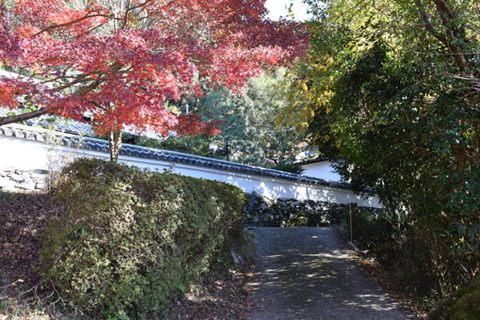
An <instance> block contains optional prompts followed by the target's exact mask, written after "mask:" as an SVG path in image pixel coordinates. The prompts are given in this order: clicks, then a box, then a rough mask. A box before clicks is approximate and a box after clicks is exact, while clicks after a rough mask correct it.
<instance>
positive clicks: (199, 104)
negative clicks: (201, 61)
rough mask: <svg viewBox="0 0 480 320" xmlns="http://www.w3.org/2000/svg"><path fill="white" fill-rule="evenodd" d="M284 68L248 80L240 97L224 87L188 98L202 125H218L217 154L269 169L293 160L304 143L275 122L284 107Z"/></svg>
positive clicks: (208, 89)
mask: <svg viewBox="0 0 480 320" xmlns="http://www.w3.org/2000/svg"><path fill="white" fill-rule="evenodd" d="M285 72H286V69H285V68H280V69H277V70H276V71H274V72H264V73H262V75H261V76H260V77H255V78H252V79H250V81H249V83H248V85H247V86H246V87H245V88H244V89H243V92H242V93H241V94H236V93H233V94H232V93H231V92H229V90H228V89H226V88H224V87H220V88H215V89H212V88H205V91H206V94H205V96H203V97H190V99H189V100H187V101H185V102H184V105H185V103H188V105H189V108H190V110H191V111H193V112H195V113H196V114H198V115H199V116H201V117H202V119H203V120H204V121H208V120H214V121H218V122H219V125H218V126H219V128H220V129H221V131H222V133H221V134H220V135H218V136H216V137H213V138H212V140H215V141H216V142H218V144H219V147H220V150H219V152H218V154H220V155H223V156H224V157H225V158H228V159H230V160H234V161H241V162H244V163H248V164H253V165H272V164H274V163H278V162H283V161H285V160H287V158H289V157H294V156H295V152H296V151H298V150H296V146H297V145H298V144H300V143H301V142H303V141H304V138H305V136H304V135H301V134H299V133H298V132H297V130H295V128H294V127H292V126H287V125H286V124H284V123H278V122H277V121H276V115H277V114H278V113H279V112H281V110H283V109H284V107H285V102H284V101H285V99H284V95H285V92H284V91H285V90H286V87H285V86H284V84H283V83H284V81H285Z"/></svg>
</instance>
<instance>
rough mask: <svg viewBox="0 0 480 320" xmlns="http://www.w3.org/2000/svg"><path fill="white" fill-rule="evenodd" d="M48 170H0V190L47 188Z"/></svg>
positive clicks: (37, 189)
mask: <svg viewBox="0 0 480 320" xmlns="http://www.w3.org/2000/svg"><path fill="white" fill-rule="evenodd" d="M47 181H48V171H47V170H43V169H36V170H18V169H13V168H12V169H3V170H0V191H40V190H43V189H46V188H47Z"/></svg>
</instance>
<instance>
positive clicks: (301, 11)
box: [265, 0, 307, 20]
mask: <svg viewBox="0 0 480 320" xmlns="http://www.w3.org/2000/svg"><path fill="white" fill-rule="evenodd" d="M290 3H293V13H294V14H295V20H305V19H306V17H307V6H306V5H304V4H303V3H302V0H267V1H266V3H265V6H266V7H267V9H268V10H269V11H270V14H269V15H268V17H269V18H270V19H272V20H278V18H279V17H280V16H288V10H287V8H288V6H289V4H290Z"/></svg>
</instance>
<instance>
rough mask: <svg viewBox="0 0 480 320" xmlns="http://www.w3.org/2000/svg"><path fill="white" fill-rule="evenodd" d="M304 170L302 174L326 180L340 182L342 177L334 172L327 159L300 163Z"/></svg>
mask: <svg viewBox="0 0 480 320" xmlns="http://www.w3.org/2000/svg"><path fill="white" fill-rule="evenodd" d="M302 168H303V169H305V171H304V172H303V173H302V175H304V176H307V177H313V178H320V179H324V180H327V181H335V182H340V181H341V180H342V177H341V176H340V175H339V174H338V173H336V172H335V169H333V168H332V166H331V165H330V162H329V161H322V162H314V163H308V164H304V165H302Z"/></svg>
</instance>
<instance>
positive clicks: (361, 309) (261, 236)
mask: <svg viewBox="0 0 480 320" xmlns="http://www.w3.org/2000/svg"><path fill="white" fill-rule="evenodd" d="M251 232H252V233H253V235H254V236H255V241H256V242H257V244H258V254H259V261H258V263H257V267H256V273H255V277H254V283H253V288H254V292H255V293H254V299H253V307H252V313H251V317H250V319H251V320H314V319H315V320H318V319H362V320H363V319H388V320H390V319H392V320H394V319H414V317H413V316H412V315H409V314H408V313H407V312H406V311H405V310H404V309H403V308H402V307H401V306H400V305H399V304H398V303H396V302H395V301H393V299H391V298H390V297H389V296H388V295H386V294H385V292H384V291H383V290H382V289H381V288H380V287H379V286H378V285H377V284H375V283H374V282H373V280H372V279H371V277H370V276H369V275H368V274H367V273H366V272H365V271H364V270H362V269H361V268H360V267H359V266H358V264H357V262H355V260H354V258H353V256H352V255H351V253H350V251H349V250H348V248H347V246H346V244H345V241H343V239H342V238H341V237H340V236H339V234H338V232H337V231H336V230H335V229H331V228H255V229H253V230H252V231H251Z"/></svg>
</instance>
